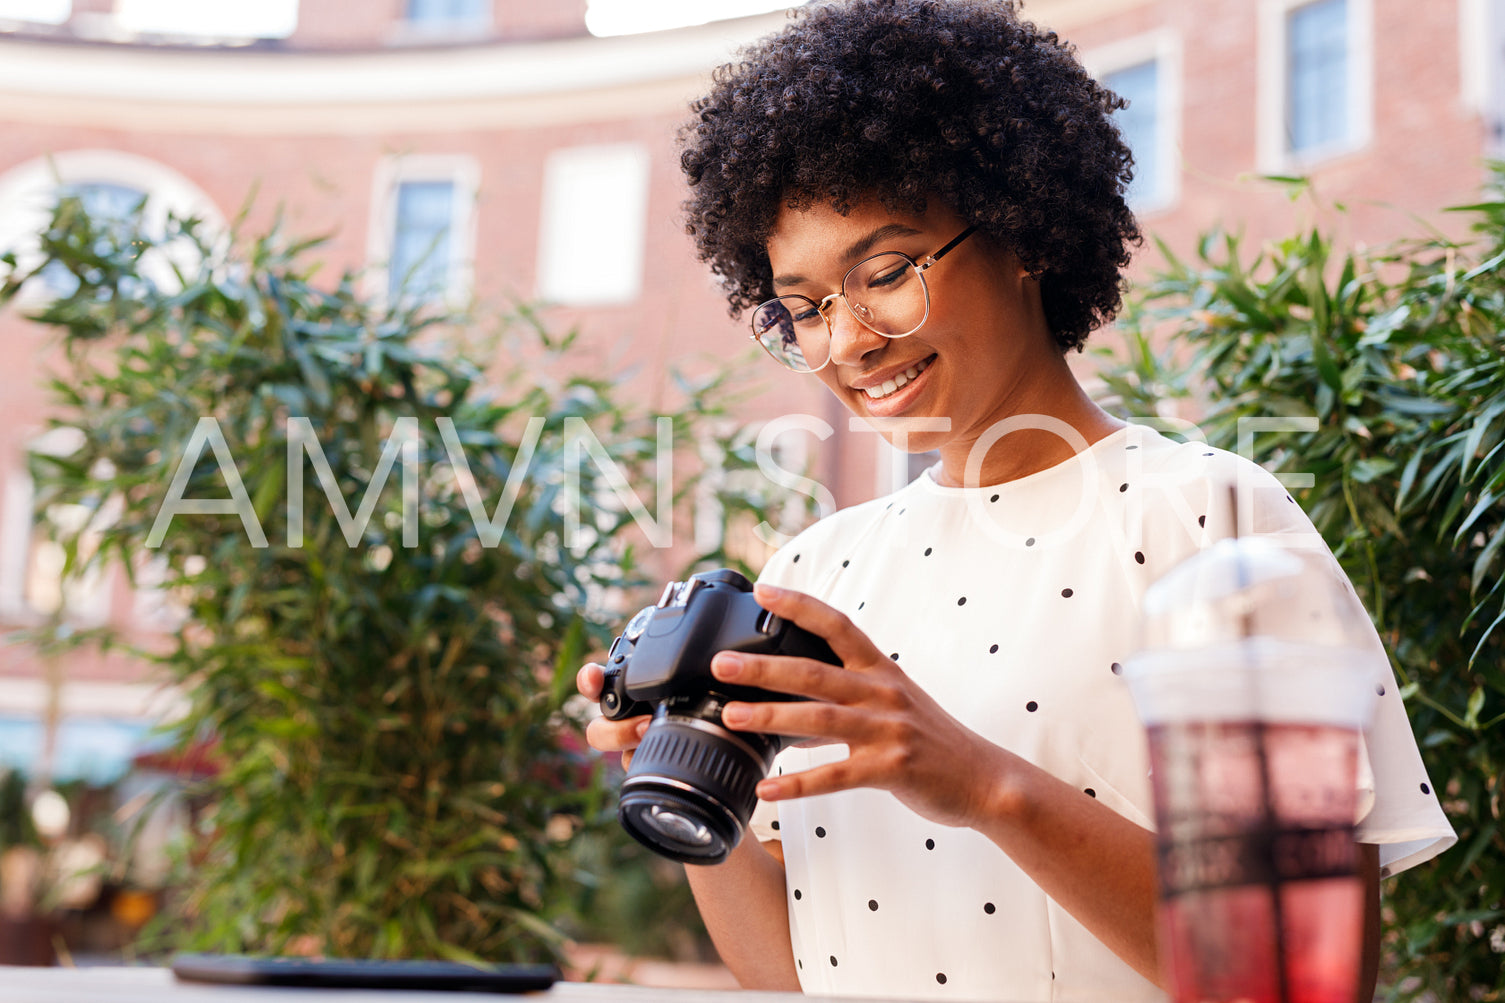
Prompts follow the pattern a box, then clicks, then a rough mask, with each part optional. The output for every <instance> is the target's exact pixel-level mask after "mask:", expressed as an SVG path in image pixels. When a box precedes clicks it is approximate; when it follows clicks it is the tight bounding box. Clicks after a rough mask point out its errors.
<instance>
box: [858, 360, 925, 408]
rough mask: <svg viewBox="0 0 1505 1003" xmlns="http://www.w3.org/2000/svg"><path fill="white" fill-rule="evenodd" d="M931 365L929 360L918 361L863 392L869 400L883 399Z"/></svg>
mask: <svg viewBox="0 0 1505 1003" xmlns="http://www.w3.org/2000/svg"><path fill="white" fill-rule="evenodd" d="M929 366H930V363H929V361H925V362H917V363H915V364H914V365H912V366H910V367H909V368H908V369H906V370H904V372H902V373H900V374H899V375H897V376H895V377H894V378H893V379H891V380H884V381H883V383H882V384H881V385H879V386H876V387H866V388H864V389H863V391H862V392H863V393H865V394H867V396H868V399H869V400H882V399H883V398H885V397H887V396H888V395H889V394H891V393H893V392H894V391H895V390H898V389H899V388H900V387H902V386H904V385H905V384H906V383H908V382H909V381H910V380H912V379H915V378H916V377H918V376H919V375H920V374H921V373H923V372H924V371H925V370H926V369H927V368H929Z"/></svg>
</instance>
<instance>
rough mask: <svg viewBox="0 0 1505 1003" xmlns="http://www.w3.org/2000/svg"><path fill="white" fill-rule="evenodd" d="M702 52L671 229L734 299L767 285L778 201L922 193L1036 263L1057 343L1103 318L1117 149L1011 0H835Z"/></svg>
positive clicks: (913, 202)
mask: <svg viewBox="0 0 1505 1003" xmlns="http://www.w3.org/2000/svg"><path fill="white" fill-rule="evenodd" d="M795 18H796V19H795V20H794V22H793V23H791V24H790V25H789V26H788V27H786V28H785V29H784V30H783V31H781V32H778V33H776V34H774V35H772V36H770V37H768V38H766V39H764V40H763V41H761V42H759V43H757V44H755V45H753V46H751V47H749V48H747V49H745V50H743V51H742V52H741V53H740V54H739V55H740V62H737V63H728V64H726V65H725V66H722V67H721V68H720V69H718V70H717V71H716V73H715V76H714V78H713V79H714V85H713V87H712V90H711V92H710V93H709V94H707V95H706V96H705V97H703V98H700V99H699V100H697V101H696V102H695V103H694V104H693V105H692V109H693V111H694V113H695V114H694V117H693V118H692V119H691V120H690V121H689V122H688V123H687V124H686V125H685V126H684V127H683V129H682V130H681V131H680V137H679V139H680V144H681V146H682V152H681V155H680V165H681V166H682V167H683V169H684V172H685V176H686V178H687V179H688V181H689V185H690V191H691V195H690V198H689V199H688V200H687V201H686V202H685V204H684V209H685V216H686V223H685V230H686V232H688V233H689V234H690V235H691V236H693V237H694V238H695V243H696V247H697V249H698V252H699V257H700V260H702V261H705V262H708V263H709V264H710V266H711V269H712V271H714V272H715V273H716V274H718V275H719V276H721V278H722V282H723V287H724V288H725V289H726V292H727V299H728V302H729V303H730V305H731V313H732V315H733V316H739V315H740V314H741V313H742V311H743V310H745V309H747V308H749V307H753V306H756V305H757V304H759V303H761V302H763V301H764V300H767V299H769V298H770V297H771V296H773V295H774V292H773V288H772V269H771V266H770V264H769V261H768V251H767V246H766V245H767V241H768V238H769V235H770V233H771V231H772V228H773V224H774V220H775V218H776V217H777V216H778V213H779V211H780V209H781V208H782V207H783V206H785V205H788V206H790V207H791V208H794V209H803V208H808V207H810V206H812V205H820V204H825V205H829V206H831V207H832V208H834V209H835V210H836V211H837V212H841V213H846V212H849V211H850V210H851V209H852V207H853V206H854V205H855V204H856V203H859V202H861V201H863V200H864V199H867V198H871V197H875V196H876V198H877V199H878V201H879V202H880V203H881V204H882V205H883V206H884V207H885V208H886V209H888V210H889V211H891V212H892V211H901V212H902V211H908V212H915V213H919V212H923V211H924V209H925V205H926V202H927V199H928V198H931V197H934V198H938V199H940V201H941V202H943V203H944V204H945V205H947V206H948V207H950V208H951V209H953V210H954V211H956V212H957V213H958V214H960V215H961V216H963V217H964V218H966V219H967V220H968V221H969V222H971V223H974V224H977V225H979V226H980V227H981V229H982V230H983V232H985V233H987V234H988V235H989V236H990V237H991V238H992V239H993V240H994V241H995V242H996V243H998V244H1000V245H1001V246H1003V247H1006V248H1008V249H1009V250H1011V251H1012V252H1013V253H1014V254H1015V255H1017V256H1018V258H1019V259H1020V261H1021V263H1022V264H1023V265H1024V267H1025V268H1027V269H1028V270H1029V271H1030V272H1031V273H1033V274H1035V275H1037V276H1038V277H1039V279H1040V289H1041V297H1042V300H1043V303H1044V307H1045V316H1046V320H1047V322H1048V323H1049V325H1050V330H1051V333H1052V334H1053V336H1054V337H1055V339H1056V342H1057V343H1058V344H1059V345H1060V346H1061V349H1062V350H1063V351H1066V350H1069V349H1072V348H1075V349H1078V350H1080V349H1081V348H1082V346H1083V344H1084V343H1085V342H1086V340H1087V335H1088V334H1089V333H1090V332H1091V331H1092V330H1093V329H1094V328H1096V327H1098V326H1100V325H1102V324H1104V323H1106V322H1108V321H1110V320H1112V318H1113V317H1114V315H1115V314H1116V313H1117V312H1118V309H1119V307H1120V306H1121V304H1122V290H1121V284H1120V282H1121V280H1120V270H1121V269H1122V268H1124V266H1126V265H1127V264H1128V263H1129V248H1130V246H1131V245H1136V244H1138V243H1139V241H1140V234H1139V227H1138V224H1137V223H1136V222H1135V220H1134V215H1133V213H1132V212H1131V211H1130V210H1129V207H1128V205H1127V203H1126V202H1125V200H1124V192H1125V189H1126V187H1127V185H1128V183H1129V181H1130V179H1131V178H1132V176H1133V158H1132V157H1131V155H1130V153H1129V149H1128V147H1127V145H1126V144H1125V143H1124V141H1123V139H1122V137H1121V136H1120V135H1119V132H1118V128H1117V126H1116V125H1114V123H1113V121H1112V118H1111V113H1112V112H1113V111H1115V110H1116V109H1119V108H1122V107H1124V101H1123V100H1122V99H1121V98H1119V97H1118V96H1116V95H1115V94H1113V93H1112V92H1111V91H1109V90H1107V89H1105V88H1103V87H1101V86H1099V85H1098V84H1097V83H1096V82H1095V81H1094V80H1093V79H1092V78H1091V77H1090V76H1088V75H1087V72H1086V71H1085V70H1084V69H1083V68H1082V66H1081V64H1080V63H1078V62H1077V60H1076V58H1075V56H1074V54H1073V50H1072V48H1071V46H1069V45H1068V44H1067V43H1065V42H1063V41H1061V40H1060V39H1058V38H1057V37H1056V35H1055V34H1054V33H1053V32H1042V31H1040V30H1039V29H1037V28H1036V27H1035V26H1034V25H1033V24H1031V23H1029V22H1027V21H1021V20H1020V19H1019V17H1018V12H1017V10H1016V8H1015V4H1014V2H1013V0H849V2H845V3H829V4H822V5H820V6H815V7H811V8H807V9H805V10H802V11H799V12H797V13H796V14H795Z"/></svg>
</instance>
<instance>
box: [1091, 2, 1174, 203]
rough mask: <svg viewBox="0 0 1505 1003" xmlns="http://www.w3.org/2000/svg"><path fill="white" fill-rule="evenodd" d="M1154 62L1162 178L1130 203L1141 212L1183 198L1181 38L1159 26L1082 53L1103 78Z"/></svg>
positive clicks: (1098, 77) (1157, 151) (1094, 72)
mask: <svg viewBox="0 0 1505 1003" xmlns="http://www.w3.org/2000/svg"><path fill="white" fill-rule="evenodd" d="M1150 62H1153V63H1155V123H1156V135H1155V140H1156V146H1155V155H1156V159H1157V160H1158V161H1159V163H1160V170H1161V172H1162V176H1161V177H1160V178H1159V179H1158V183H1157V184H1156V186H1155V192H1154V194H1153V195H1152V196H1150V197H1147V198H1144V199H1142V200H1139V201H1136V202H1135V203H1134V204H1133V205H1132V206H1131V207H1130V208H1132V209H1133V210H1134V213H1135V215H1139V216H1145V215H1149V214H1151V213H1156V212H1163V211H1165V210H1168V209H1171V208H1173V207H1175V205H1176V204H1177V203H1178V202H1179V201H1180V199H1181V122H1182V119H1183V118H1184V114H1183V107H1184V105H1183V93H1184V92H1183V89H1182V55H1181V36H1180V35H1179V34H1178V33H1177V32H1175V31H1174V30H1172V29H1170V28H1160V29H1157V30H1155V31H1148V32H1145V33H1143V34H1140V35H1134V36H1131V37H1129V38H1125V39H1120V40H1119V41H1116V42H1112V43H1110V44H1108V45H1103V46H1099V47H1098V48H1095V49H1092V50H1090V51H1088V52H1086V53H1084V54H1083V56H1082V64H1083V65H1084V66H1085V67H1086V68H1087V72H1088V73H1090V74H1092V77H1093V79H1095V80H1099V81H1100V80H1102V79H1103V78H1104V77H1106V76H1107V75H1108V74H1110V73H1116V72H1118V71H1119V70H1127V69H1130V68H1132V67H1135V66H1139V65H1141V64H1143V63H1150Z"/></svg>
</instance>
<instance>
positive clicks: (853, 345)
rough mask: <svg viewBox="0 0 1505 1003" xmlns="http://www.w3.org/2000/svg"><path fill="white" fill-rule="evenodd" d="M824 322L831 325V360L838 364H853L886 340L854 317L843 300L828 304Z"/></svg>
mask: <svg viewBox="0 0 1505 1003" xmlns="http://www.w3.org/2000/svg"><path fill="white" fill-rule="evenodd" d="M826 322H827V323H828V324H830V326H831V361H832V362H833V363H835V364H836V365H838V366H843V365H855V364H857V363H858V362H861V361H862V359H863V358H864V357H865V356H866V355H867V354H868V353H869V352H872V351H875V350H876V349H879V348H882V347H883V344H884V343H885V342H886V341H888V339H887V338H885V337H883V335H881V334H879V333H878V332H877V331H874V330H873V329H872V328H870V327H867V326H866V325H864V324H863V323H861V322H860V321H859V320H858V319H857V318H856V317H854V316H853V315H852V311H851V310H849V309H848V308H847V304H846V302H845V301H844V300H843V301H841V302H833V303H832V304H831V305H830V307H829V308H828V310H827V313H826Z"/></svg>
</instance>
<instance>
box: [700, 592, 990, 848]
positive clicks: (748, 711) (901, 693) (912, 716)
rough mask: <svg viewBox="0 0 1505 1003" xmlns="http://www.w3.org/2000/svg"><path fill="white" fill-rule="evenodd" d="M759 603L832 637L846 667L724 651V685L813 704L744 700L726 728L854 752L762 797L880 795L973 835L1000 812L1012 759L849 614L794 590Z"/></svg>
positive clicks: (718, 667) (728, 713)
mask: <svg viewBox="0 0 1505 1003" xmlns="http://www.w3.org/2000/svg"><path fill="white" fill-rule="evenodd" d="M756 596H757V599H758V603H759V604H760V605H761V606H762V607H763V608H764V609H766V610H768V611H769V612H770V613H773V614H775V615H776V616H781V617H783V618H784V619H786V620H790V621H792V622H793V623H795V624H797V625H799V626H800V627H803V628H804V629H806V630H808V631H810V632H811V633H814V634H818V635H820V636H821V637H823V638H825V639H826V641H827V643H829V644H830V645H831V649H832V651H834V652H835V653H836V656H837V657H838V658H840V659H841V662H842V664H841V665H840V666H836V665H828V664H826V663H825V662H820V661H816V660H814V659H808V658H793V657H788V656H781V655H753V654H748V653H746V652H732V651H723V652H720V653H719V654H717V655H716V656H715V657H714V658H713V659H712V660H711V671H712V673H713V674H714V675H715V676H716V678H717V679H720V680H723V681H725V682H729V683H730V682H735V683H737V684H738V685H747V686H757V687H760V688H762V689H767V690H777V691H779V692H782V693H794V694H798V695H799V696H804V697H809V698H810V700H809V701H808V702H805V701H802V702H795V703H783V702H768V703H748V702H743V701H735V702H732V703H729V704H727V706H726V708H725V709H724V711H723V713H722V721H723V723H724V724H725V725H726V726H727V727H728V728H731V729H734V730H737V731H754V732H763V733H766V734H775V735H790V736H801V737H805V738H815V739H821V740H823V741H827V742H842V743H845V744H846V745H847V747H848V749H849V750H850V755H849V756H848V757H847V758H846V759H845V760H843V761H841V762H838V763H830V764H827V765H824V766H817V767H814V768H812V769H809V770H804V771H801V772H799V773H786V774H784V775H782V776H776V777H769V778H767V779H765V780H764V781H762V782H761V783H760V784H758V797H760V798H762V799H763V800H765V801H783V800H787V799H790V798H801V797H809V796H811V795H813V794H828V793H830V792H832V791H840V790H848V789H850V788H854V787H874V788H879V789H881V790H887V791H889V792H891V793H892V794H893V795H894V796H895V797H897V798H898V799H899V800H900V801H901V802H903V803H904V804H905V805H907V806H908V807H909V808H910V809H911V810H912V811H914V812H916V813H917V814H919V815H923V816H924V817H926V818H928V819H931V820H932V821H934V822H938V823H940V824H942V825H951V826H970V827H974V828H975V827H978V826H979V825H981V824H982V823H983V822H984V821H985V820H987V819H988V818H989V817H990V815H991V814H992V813H993V812H995V811H996V805H995V803H994V802H995V801H996V799H997V798H998V797H999V795H1000V794H1001V789H1000V785H1001V783H1002V779H1003V776H1004V774H1005V771H1004V766H1005V764H1004V762H1003V760H1004V759H1006V758H1008V755H1009V754H1008V753H1006V752H1005V751H1004V750H1003V749H1001V748H999V747H998V746H996V745H994V744H992V743H991V742H988V741H987V740H986V739H984V738H983V737H982V736H980V735H978V734H977V733H976V732H974V731H971V730H970V729H968V728H966V727H965V726H963V725H962V724H961V723H960V722H959V721H957V720H956V719H955V718H954V717H952V716H951V715H950V714H948V713H947V712H946V711H945V710H943V709H942V708H941V707H940V705H939V704H937V703H936V702H935V700H934V699H932V698H931V697H930V695H929V694H927V693H926V692H925V691H924V690H922V689H921V688H920V687H919V686H918V685H917V684H916V683H915V682H914V680H912V679H910V678H909V676H907V675H905V673H904V671H903V670H902V669H901V668H899V666H898V665H897V664H896V663H895V662H894V661H893V660H892V659H891V658H889V657H888V656H887V655H885V654H884V653H883V652H882V651H880V650H879V649H878V647H877V646H876V645H874V644H873V642H872V641H871V640H870V639H869V638H868V636H867V635H866V634H864V633H863V632H862V631H861V630H859V629H857V627H856V625H855V624H853V623H852V621H851V620H850V619H848V618H847V617H846V616H845V615H844V614H842V613H839V612H837V611H836V610H834V609H832V608H831V607H830V606H827V605H826V604H825V603H823V602H821V601H819V600H818V599H815V598H813V597H811V596H808V595H805V594H803V593H800V592H794V591H791V590H788V589H779V588H773V587H771V586H768V585H763V584H759V585H758V586H757V588H756Z"/></svg>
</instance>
